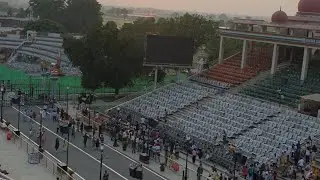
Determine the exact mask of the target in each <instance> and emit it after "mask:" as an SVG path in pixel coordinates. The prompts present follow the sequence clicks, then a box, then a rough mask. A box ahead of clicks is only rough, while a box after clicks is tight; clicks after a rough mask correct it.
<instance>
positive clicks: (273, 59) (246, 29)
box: [207, 0, 320, 84]
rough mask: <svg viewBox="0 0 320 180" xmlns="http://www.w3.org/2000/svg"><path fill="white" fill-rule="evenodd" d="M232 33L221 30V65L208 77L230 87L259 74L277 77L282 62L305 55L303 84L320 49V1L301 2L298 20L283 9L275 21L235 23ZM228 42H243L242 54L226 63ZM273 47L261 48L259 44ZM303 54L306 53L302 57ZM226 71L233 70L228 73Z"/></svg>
mask: <svg viewBox="0 0 320 180" xmlns="http://www.w3.org/2000/svg"><path fill="white" fill-rule="evenodd" d="M233 23H234V26H233V27H232V28H231V29H220V38H221V39H220V51H219V64H218V65H216V66H215V67H214V68H213V70H210V71H209V72H208V73H207V76H210V77H212V78H213V79H216V80H218V81H223V82H227V83H230V84H240V83H242V82H245V81H246V80H248V79H250V78H252V77H254V76H255V75H256V74H257V73H258V72H259V71H262V70H268V68H270V69H271V71H270V72H271V74H274V73H275V71H276V68H277V65H278V64H279V57H280V56H279V54H281V58H284V59H287V60H288V59H289V61H292V60H293V59H294V58H295V57H296V54H295V53H296V52H295V51H300V52H301V54H303V61H302V69H301V77H300V80H302V81H303V80H305V78H306V76H307V71H308V66H309V61H310V58H311V57H312V56H313V55H314V54H315V52H316V51H317V50H319V49H320V1H319V0H300V2H299V4H298V12H297V13H296V15H295V16H288V15H287V14H286V13H285V12H284V11H282V10H281V9H280V10H279V11H276V12H275V13H274V14H273V15H272V17H271V21H270V22H267V21H264V20H252V19H237V18H236V19H234V21H233ZM226 38H231V39H238V40H242V41H243V48H242V52H241V53H240V54H237V55H235V56H232V57H230V58H228V59H224V48H225V47H224V41H225V39H226ZM261 42H262V43H264V44H270V46H272V48H271V47H270V46H267V47H259V48H258V47H257V46H256V45H255V44H256V43H261ZM302 52H303V53H302ZM225 69H229V70H230V69H231V71H229V72H228V73H229V74H228V73H226V72H225V71H224V70H225Z"/></svg>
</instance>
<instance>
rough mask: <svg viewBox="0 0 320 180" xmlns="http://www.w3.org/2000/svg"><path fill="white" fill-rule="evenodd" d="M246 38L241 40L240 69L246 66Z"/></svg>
mask: <svg viewBox="0 0 320 180" xmlns="http://www.w3.org/2000/svg"><path fill="white" fill-rule="evenodd" d="M247 44H248V43H247V40H243V46H242V59H241V69H243V68H244V67H245V66H246V61H247Z"/></svg>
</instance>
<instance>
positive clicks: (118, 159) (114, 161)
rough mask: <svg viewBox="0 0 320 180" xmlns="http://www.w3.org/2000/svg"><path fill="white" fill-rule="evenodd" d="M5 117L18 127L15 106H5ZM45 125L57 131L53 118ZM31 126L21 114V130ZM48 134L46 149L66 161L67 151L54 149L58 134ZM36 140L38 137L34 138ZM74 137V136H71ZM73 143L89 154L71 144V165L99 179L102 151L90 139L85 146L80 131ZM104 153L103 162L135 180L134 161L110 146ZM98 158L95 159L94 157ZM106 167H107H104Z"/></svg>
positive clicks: (114, 178)
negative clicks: (131, 167)
mask: <svg viewBox="0 0 320 180" xmlns="http://www.w3.org/2000/svg"><path fill="white" fill-rule="evenodd" d="M31 108H32V109H33V110H34V111H36V112H39V109H38V108H37V107H36V106H33V107H31ZM3 114H4V115H3V116H4V119H5V120H7V121H9V122H11V123H12V125H13V126H15V127H18V112H17V111H16V110H14V109H13V108H9V107H8V108H4V113H3ZM36 120H37V121H38V122H40V118H39V115H38V116H37V119H36ZM43 126H44V127H46V128H48V129H50V130H51V131H53V132H56V127H57V125H56V122H53V121H51V120H44V121H43ZM29 128H30V123H28V122H24V121H23V119H22V116H21V119H20V131H21V132H22V133H24V134H26V135H28V134H29ZM45 136H46V142H45V144H44V146H43V147H44V149H45V150H47V151H48V152H50V153H51V154H52V155H54V156H55V157H56V158H58V159H59V160H60V161H62V162H66V152H65V151H62V150H60V151H59V150H58V152H56V151H55V149H54V142H55V139H56V137H57V136H56V135H55V134H53V133H51V132H49V131H48V130H46V132H45ZM33 139H34V140H36V138H33ZM70 139H72V138H70ZM71 143H72V144H74V145H75V146H77V147H78V148H80V149H81V150H83V151H85V152H86V153H88V155H87V154H85V153H84V152H82V151H81V150H79V149H78V148H76V147H73V146H69V166H70V167H71V168H72V169H74V170H75V171H76V172H77V173H78V174H80V175H81V176H82V177H84V178H85V179H88V180H95V179H96V180H98V179H99V171H100V164H99V162H97V160H98V161H99V159H100V151H99V150H94V149H92V148H91V147H90V145H91V141H89V140H88V143H87V146H88V147H87V148H84V147H83V138H82V135H81V134H80V133H78V132H77V133H76V138H75V139H74V140H71ZM62 144H63V141H62V140H60V147H62ZM104 155H105V158H104V160H103V163H105V164H106V165H107V166H109V167H110V168H112V169H114V170H115V171H116V172H118V173H120V174H121V175H122V176H124V177H125V178H127V179H129V180H133V178H131V177H130V176H129V168H128V167H129V164H131V163H132V162H131V161H130V160H128V159H127V158H125V157H124V156H122V155H120V154H118V153H116V152H115V151H113V150H111V149H109V148H108V147H105V149H104ZM90 156H92V157H94V158H96V160H95V159H93V158H92V157H90ZM104 169H106V168H105V167H104ZM109 173H110V179H111V180H120V179H123V178H121V177H120V176H119V175H117V174H115V173H113V172H111V171H110V170H109ZM144 179H146V180H163V178H160V177H159V176H157V175H156V174H154V173H152V172H150V171H147V170H144Z"/></svg>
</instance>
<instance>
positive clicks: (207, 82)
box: [190, 75, 231, 89]
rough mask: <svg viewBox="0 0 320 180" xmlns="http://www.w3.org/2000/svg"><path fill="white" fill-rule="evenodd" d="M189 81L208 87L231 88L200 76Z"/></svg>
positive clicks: (229, 85) (223, 83)
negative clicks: (207, 85)
mask: <svg viewBox="0 0 320 180" xmlns="http://www.w3.org/2000/svg"><path fill="white" fill-rule="evenodd" d="M190 79H191V80H193V81H197V82H200V83H204V84H209V85H212V86H216V87H221V88H224V89H229V88H230V87H231V84H229V83H225V82H220V81H216V80H214V79H210V78H207V77H204V76H201V75H200V76H193V77H191V78H190Z"/></svg>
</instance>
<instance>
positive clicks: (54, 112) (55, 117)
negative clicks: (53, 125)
mask: <svg viewBox="0 0 320 180" xmlns="http://www.w3.org/2000/svg"><path fill="white" fill-rule="evenodd" d="M57 120H58V119H57V112H56V110H53V112H52V121H57Z"/></svg>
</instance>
